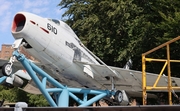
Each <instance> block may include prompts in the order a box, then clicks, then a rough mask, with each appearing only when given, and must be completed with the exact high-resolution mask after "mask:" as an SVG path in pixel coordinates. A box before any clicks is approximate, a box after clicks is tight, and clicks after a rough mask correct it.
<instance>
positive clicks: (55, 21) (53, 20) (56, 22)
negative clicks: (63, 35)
mask: <svg viewBox="0 0 180 111" xmlns="http://www.w3.org/2000/svg"><path fill="white" fill-rule="evenodd" d="M48 20H49V21H51V22H54V23H55V24H57V25H60V21H59V20H56V19H48Z"/></svg>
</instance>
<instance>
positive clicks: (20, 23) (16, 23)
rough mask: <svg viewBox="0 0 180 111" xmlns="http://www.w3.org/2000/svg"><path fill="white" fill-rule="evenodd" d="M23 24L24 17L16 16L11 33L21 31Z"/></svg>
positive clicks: (19, 14) (21, 15) (24, 21)
mask: <svg viewBox="0 0 180 111" xmlns="http://www.w3.org/2000/svg"><path fill="white" fill-rule="evenodd" d="M25 23H26V17H25V16H24V15H23V14H21V13H18V14H16V15H15V17H14V20H13V24H12V29H11V30H12V32H19V31H21V30H22V29H23V28H24V25H25Z"/></svg>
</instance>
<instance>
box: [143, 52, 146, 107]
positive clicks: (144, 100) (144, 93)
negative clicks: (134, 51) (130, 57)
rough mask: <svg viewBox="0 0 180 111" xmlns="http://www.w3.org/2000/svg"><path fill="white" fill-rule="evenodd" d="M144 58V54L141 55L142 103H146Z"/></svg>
mask: <svg viewBox="0 0 180 111" xmlns="http://www.w3.org/2000/svg"><path fill="white" fill-rule="evenodd" d="M145 63H146V60H145V55H142V92H143V93H142V98H143V105H146V103H147V94H146V66H145Z"/></svg>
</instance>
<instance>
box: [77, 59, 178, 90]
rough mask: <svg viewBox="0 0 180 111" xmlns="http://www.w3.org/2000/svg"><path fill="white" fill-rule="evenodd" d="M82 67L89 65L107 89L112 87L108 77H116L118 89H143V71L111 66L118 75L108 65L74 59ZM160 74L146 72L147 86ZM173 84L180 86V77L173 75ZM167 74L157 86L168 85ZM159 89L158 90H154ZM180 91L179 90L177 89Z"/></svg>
mask: <svg viewBox="0 0 180 111" xmlns="http://www.w3.org/2000/svg"><path fill="white" fill-rule="evenodd" d="M74 62H75V63H76V64H78V65H79V66H80V67H82V68H83V67H86V66H88V67H89V71H90V72H91V75H93V76H92V77H93V78H94V79H95V80H96V81H98V82H99V83H100V84H103V85H104V86H105V87H106V88H107V89H111V87H112V86H111V81H110V80H108V79H107V77H115V80H114V83H115V87H116V89H118V90H126V91H130V92H137V91H140V92H141V91H142V72H141V71H135V70H128V69H123V68H117V67H112V66H109V67H110V68H111V69H112V70H113V71H115V72H116V73H118V74H119V75H120V76H119V77H117V76H116V74H114V73H113V72H112V71H111V70H109V68H107V66H104V65H95V64H87V63H84V62H78V61H74ZM157 77H158V74H153V73H146V78H147V80H146V84H147V86H153V85H154V83H155V81H156V79H157ZM171 80H172V86H180V78H175V77H172V78H171ZM167 85H168V83H167V76H162V77H161V78H160V80H159V82H158V84H157V86H162V87H164V86H167ZM152 91H156V92H157V91H158V90H152ZM177 91H178V90H177Z"/></svg>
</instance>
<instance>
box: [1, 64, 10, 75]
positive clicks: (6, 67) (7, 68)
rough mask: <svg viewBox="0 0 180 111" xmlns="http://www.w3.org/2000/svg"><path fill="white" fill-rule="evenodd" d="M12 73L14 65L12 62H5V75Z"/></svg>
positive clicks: (3, 68) (3, 69)
mask: <svg viewBox="0 0 180 111" xmlns="http://www.w3.org/2000/svg"><path fill="white" fill-rule="evenodd" d="M11 73H12V67H11V64H10V63H5V64H4V65H3V67H2V74H3V75H4V76H10V75H11Z"/></svg>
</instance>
